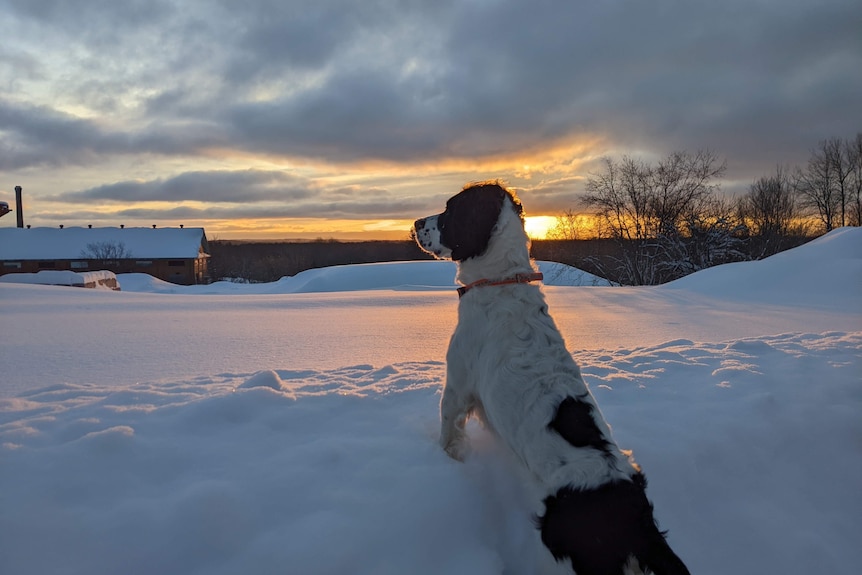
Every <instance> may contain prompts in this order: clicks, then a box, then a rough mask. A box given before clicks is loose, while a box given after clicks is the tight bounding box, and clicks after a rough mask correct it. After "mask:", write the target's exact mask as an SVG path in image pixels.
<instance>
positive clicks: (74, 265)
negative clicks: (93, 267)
mask: <svg viewBox="0 0 862 575" xmlns="http://www.w3.org/2000/svg"><path fill="white" fill-rule="evenodd" d="M69 267H70V268H72V269H73V270H85V269H87V268H89V267H90V264H89V262H69Z"/></svg>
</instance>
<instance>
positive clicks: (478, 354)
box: [423, 198, 637, 495]
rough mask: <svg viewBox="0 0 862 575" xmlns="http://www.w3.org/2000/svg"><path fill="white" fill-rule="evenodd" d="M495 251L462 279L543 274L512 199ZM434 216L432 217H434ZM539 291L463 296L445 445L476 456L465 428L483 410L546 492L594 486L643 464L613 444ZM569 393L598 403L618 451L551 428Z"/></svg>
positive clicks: (434, 235) (526, 288) (445, 402)
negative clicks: (592, 446)
mask: <svg viewBox="0 0 862 575" xmlns="http://www.w3.org/2000/svg"><path fill="white" fill-rule="evenodd" d="M505 202H506V205H504V207H503V209H502V210H501V213H500V219H499V220H498V222H497V226H496V228H495V230H494V231H493V233H492V236H491V240H490V242H489V245H488V249H487V250H486V251H485V253H483V254H482V255H480V256H477V257H473V258H470V259H467V260H465V261H462V262H460V263H459V266H458V276H457V280H458V282H459V283H461V284H464V285H467V284H470V283H472V282H475V281H478V280H480V279H505V278H510V277H514V276H515V275H517V274H529V273H533V272H534V271H536V268H535V266H534V264H533V262H532V261H531V260H530V257H529V252H528V251H527V249H526V248H525V246H526V245H527V244H528V242H529V238H528V237H527V235H526V233H525V231H524V227H523V223H522V222H521V219H520V217H519V216H518V215H517V213H516V212H515V211H514V209H513V207H512V204H511V201H510V200H509V199H508V198H507V199H506V200H505ZM432 218H434V219H432ZM432 218H427V219H426V228H430V230H431V231H430V233H429V235H428V239H427V240H426V241H428V245H427V246H425V245H424V244H423V247H426V248H427V249H429V251H432V252H434V253H437V254H438V255H440V256H441V257H446V256H447V254H448V249H447V248H446V247H445V246H442V245H440V243H439V242H440V239H439V232H438V231H437V230H436V216H432ZM547 309H548V306H547V304H546V303H545V297H544V294H543V293H542V291H541V289H540V288H539V287H538V286H536V285H533V284H529V285H528V284H511V285H502V286H489V287H480V288H475V289H472V290H470V291H469V292H468V293H466V294H464V297H462V298H461V300H460V305H459V306H458V325H457V327H456V328H455V333H454V334H453V335H452V339H451V341H450V343H449V351H448V352H447V355H446V385H445V387H444V390H443V399H442V401H441V404H440V420H441V431H440V444H441V445H442V447H443V449H445V450H446V453H448V454H449V455H450V456H452V457H454V458H455V459H459V460H461V459H463V458H464V457H465V455H466V454H467V451H468V445H467V437H466V434H465V431H464V426H465V423H466V421H467V418H468V417H469V416H470V415H471V414H475V415H476V416H477V417H479V419H480V420H481V421H482V422H483V424H484V425H485V426H486V427H487V428H488V429H490V430H491V431H492V432H493V433H495V434H496V435H498V436H499V437H500V438H501V439H502V440H503V442H504V443H505V444H506V445H507V446H508V447H509V449H511V451H512V452H513V453H514V455H515V456H516V457H517V458H518V459H519V460H520V461H521V462H522V463H523V465H524V466H525V467H526V468H527V469H528V470H529V471H530V472H531V473H532V474H533V475H534V476H535V479H536V480H537V481H538V482H539V483H540V484H541V485H542V487H543V490H544V491H546V494H548V495H549V494H552V493H555V492H556V491H557V490H558V489H560V488H561V487H564V486H566V485H577V486H579V487H596V486H598V485H601V484H604V483H606V482H608V481H609V480H611V479H617V478H626V477H629V476H631V475H632V474H633V473H634V472H636V470H637V469H636V467H635V466H634V465H633V464H632V462H631V461H630V459H629V457H628V456H627V455H626V454H624V453H623V452H622V451H620V449H619V448H618V447H617V446H616V444H615V443H613V441H612V440H611V434H610V429H609V428H608V425H607V423H605V421H604V419H603V418H601V416H600V412H599V409H598V406H597V405H596V404H595V401H594V400H593V398H592V395H591V394H590V391H589V389H588V388H587V386H586V384H585V383H584V380H583V378H582V377H581V372H580V369H579V368H578V366H577V364H576V363H575V361H574V360H573V359H572V356H571V355H570V354H569V352H568V350H567V349H566V345H565V342H564V341H563V337H562V335H561V334H560V331H559V329H557V326H556V324H555V323H554V320H553V319H552V318H551V316H550V315H549V314H548V313H547ZM566 397H577V398H579V399H580V400H582V401H586V402H589V403H591V404H592V405H593V410H592V412H593V414H594V420H595V423H596V425H597V427H598V428H599V430H600V431H601V432H602V434H603V435H604V436H605V437H606V439H608V441H609V443H610V450H611V453H612V455H613V457H612V458H610V459H609V458H608V457H606V456H605V455H603V454H601V453H599V452H597V451H595V450H589V449H576V448H574V447H573V446H572V445H571V444H569V443H568V442H567V441H566V440H565V439H563V438H562V437H561V436H560V435H559V434H558V433H556V432H554V431H552V430H550V429H549V428H548V422H550V421H551V420H552V419H553V418H554V413H555V410H556V409H557V406H559V404H560V402H561V401H562V400H563V399H565V398H566Z"/></svg>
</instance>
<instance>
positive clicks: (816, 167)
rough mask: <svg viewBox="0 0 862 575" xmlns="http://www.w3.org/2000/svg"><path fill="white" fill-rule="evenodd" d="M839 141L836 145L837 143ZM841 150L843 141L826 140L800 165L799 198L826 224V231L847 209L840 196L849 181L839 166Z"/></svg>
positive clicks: (796, 181)
mask: <svg viewBox="0 0 862 575" xmlns="http://www.w3.org/2000/svg"><path fill="white" fill-rule="evenodd" d="M836 144H837V145H836ZM836 149H839V150H840V149H841V146H840V140H835V139H832V140H823V141H821V142H820V144H819V146H818V147H817V148H814V150H812V152H811V157H810V158H809V159H808V164H807V165H806V167H805V169H800V168H797V170H796V173H795V174H794V178H793V187H794V190H795V192H796V194H797V196H798V198H799V205H800V207H802V208H803V209H806V210H808V212H809V213H810V214H811V215H814V216H816V217H817V218H818V219H819V220H820V223H821V224H822V225H823V231H824V232H830V231H832V229H834V228H835V226H836V222H837V223H838V225H841V224H840V221H841V220H840V219H839V216H840V214H841V213H842V211H843V210H844V207H843V201H842V197H841V193H842V192H841V190H842V185H843V184H842V182H843V181H846V175H844V173H843V171H839V170H838V169H837V166H838V163H839V161H838V159H836V158H840V157H841V155H840V154H836V152H835V150H836Z"/></svg>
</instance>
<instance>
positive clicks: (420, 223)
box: [413, 218, 425, 232]
mask: <svg viewBox="0 0 862 575" xmlns="http://www.w3.org/2000/svg"><path fill="white" fill-rule="evenodd" d="M413 229H414V230H416V231H417V232H418V231H420V230H423V229H425V218H421V219H419V220H416V221H415V222H413Z"/></svg>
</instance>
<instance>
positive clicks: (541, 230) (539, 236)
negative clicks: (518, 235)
mask: <svg viewBox="0 0 862 575" xmlns="http://www.w3.org/2000/svg"><path fill="white" fill-rule="evenodd" d="M555 225H557V218H555V217H554V216H527V217H526V218H525V220H524V228H525V229H526V230H527V235H528V236H530V239H533V240H544V239H546V238H547V237H548V231H549V230H550V229H552V228H553V227H554V226H555Z"/></svg>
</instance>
